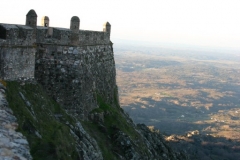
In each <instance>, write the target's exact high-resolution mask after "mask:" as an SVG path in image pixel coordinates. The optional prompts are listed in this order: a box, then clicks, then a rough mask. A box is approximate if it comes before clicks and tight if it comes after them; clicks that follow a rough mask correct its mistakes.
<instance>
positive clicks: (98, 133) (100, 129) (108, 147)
mask: <svg viewBox="0 0 240 160" xmlns="http://www.w3.org/2000/svg"><path fill="white" fill-rule="evenodd" d="M97 101H98V105H99V108H97V109H94V110H93V112H95V113H99V112H104V113H105V115H104V122H102V123H95V122H90V121H88V122H86V121H85V122H83V123H82V124H83V127H84V128H85V129H86V130H87V131H88V133H89V134H90V135H91V136H92V137H94V138H95V139H96V140H97V142H98V145H99V147H100V149H101V151H102V154H103V158H104V159H107V160H108V159H109V160H112V159H115V158H114V157H116V155H115V154H114V153H113V151H114V150H117V151H118V153H119V152H121V151H120V148H118V146H116V145H115V144H114V143H113V140H111V137H112V135H113V134H114V132H115V129H114V127H117V128H118V129H119V130H121V131H122V132H124V133H125V134H127V135H128V136H129V137H130V138H131V139H132V140H134V141H136V140H141V138H142V137H141V136H140V135H139V134H138V133H137V132H136V130H135V129H134V128H133V126H132V125H131V124H129V123H128V122H127V119H126V117H125V116H123V110H122V108H120V107H119V104H118V103H117V99H115V103H116V104H115V105H114V106H115V107H113V106H110V105H109V104H107V103H105V102H104V100H103V99H102V98H101V96H99V95H97ZM93 112H92V113H93ZM106 113H107V114H106ZM113 126H114V127H113ZM136 147H137V148H136V149H137V150H140V152H145V153H147V148H146V146H145V144H144V142H142V143H141V142H140V145H139V146H136Z"/></svg>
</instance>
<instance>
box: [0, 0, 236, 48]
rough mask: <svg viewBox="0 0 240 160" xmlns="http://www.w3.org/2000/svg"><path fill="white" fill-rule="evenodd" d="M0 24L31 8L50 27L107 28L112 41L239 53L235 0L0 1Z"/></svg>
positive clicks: (19, 21) (22, 19) (18, 19)
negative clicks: (76, 24)
mask: <svg viewBox="0 0 240 160" xmlns="http://www.w3.org/2000/svg"><path fill="white" fill-rule="evenodd" d="M0 5H1V16H0V23H15V24H16V23H17V24H24V23H25V17H26V14H27V12H28V11H29V10H30V9H34V10H35V11H36V13H37V15H38V25H40V23H41V18H42V16H45V15H46V16H48V17H49V18H50V26H55V27H64V28H69V26H70V19H71V17H72V16H75V15H76V16H78V17H79V18H80V21H81V22H80V28H81V29H85V30H102V24H103V23H104V22H105V21H109V22H110V24H111V25H112V34H111V38H112V39H127V40H142V41H152V42H159V43H177V44H189V45H199V46H211V47H229V48H233V49H239V50H240V0H67V1H66V0H38V1H37V0H1V4H0Z"/></svg>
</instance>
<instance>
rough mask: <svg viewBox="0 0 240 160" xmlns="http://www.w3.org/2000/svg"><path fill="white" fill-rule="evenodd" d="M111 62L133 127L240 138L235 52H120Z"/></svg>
mask: <svg viewBox="0 0 240 160" xmlns="http://www.w3.org/2000/svg"><path fill="white" fill-rule="evenodd" d="M115 61H116V68H117V84H118V87H119V94H120V103H121V106H122V107H123V109H124V110H125V111H126V112H127V113H128V114H129V115H130V116H131V117H132V118H133V120H134V122H136V123H146V124H147V125H149V126H155V128H158V129H160V131H161V132H165V133H167V134H185V133H186V132H187V131H190V130H199V131H200V132H201V133H206V134H212V135H215V136H223V137H227V138H232V139H238V140H239V139H240V134H239V133H240V98H239V97H240V76H239V75H240V55H239V54H238V53H235V52H233V53H223V52H214V51H197V50H195V51H194V50H183V49H181V50H174V49H163V48H150V47H149V48H147V47H146V48H144V47H142V48H138V47H125V48H120V47H119V48H116V49H115Z"/></svg>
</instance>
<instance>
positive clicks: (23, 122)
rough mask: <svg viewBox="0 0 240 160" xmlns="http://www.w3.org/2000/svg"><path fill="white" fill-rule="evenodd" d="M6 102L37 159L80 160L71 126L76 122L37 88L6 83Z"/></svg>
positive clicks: (39, 87)
mask: <svg viewBox="0 0 240 160" xmlns="http://www.w3.org/2000/svg"><path fill="white" fill-rule="evenodd" d="M7 100H8V102H9V106H10V107H11V109H12V110H13V112H14V115H15V116H16V117H17V119H18V124H19V126H18V131H20V132H22V133H23V134H24V135H25V136H26V137H27V139H28V142H29V145H30V148H31V154H32V156H33V158H34V159H45V160H47V159H49V160H50V159H51V160H52V159H69V158H70V157H71V159H79V157H78V154H77V151H76V149H75V148H76V146H75V139H74V138H73V137H72V136H71V134H70V129H69V126H68V125H67V124H66V122H68V124H73V123H74V122H75V120H74V119H73V118H72V117H71V116H69V115H67V114H66V112H65V111H64V110H63V109H61V107H60V106H59V105H58V104H57V103H56V102H55V101H53V100H52V99H50V98H49V97H48V96H47V95H46V94H45V92H44V90H43V88H42V87H41V86H40V85H37V84H25V85H20V83H18V82H7Z"/></svg>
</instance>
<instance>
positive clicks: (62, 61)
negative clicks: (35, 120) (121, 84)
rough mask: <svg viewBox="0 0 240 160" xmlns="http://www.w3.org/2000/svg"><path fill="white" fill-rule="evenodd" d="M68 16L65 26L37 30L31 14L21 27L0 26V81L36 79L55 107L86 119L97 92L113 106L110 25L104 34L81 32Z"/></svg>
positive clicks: (75, 19) (45, 23)
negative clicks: (53, 101)
mask: <svg viewBox="0 0 240 160" xmlns="http://www.w3.org/2000/svg"><path fill="white" fill-rule="evenodd" d="M79 28H80V19H79V18H78V17H77V16H73V17H72V18H71V20H70V27H69V28H58V27H51V25H50V19H49V17H47V16H45V17H43V18H42V26H37V14H36V12H35V11H34V10H30V11H29V12H28V14H27V15H26V23H25V25H18V24H3V23H0V79H3V80H9V81H12V80H18V79H24V80H25V79H35V80H37V81H38V82H39V83H40V84H42V86H43V87H44V88H45V90H46V91H47V93H49V95H51V96H52V97H53V98H54V99H55V100H56V101H57V102H58V103H59V104H61V105H62V106H63V107H64V108H65V109H67V110H68V111H69V112H71V113H73V114H74V115H80V116H81V117H82V118H86V117H84V116H87V114H86V113H88V112H89V111H91V110H92V109H93V108H94V107H96V106H97V102H96V93H97V94H99V95H101V96H102V97H104V99H105V101H106V102H108V103H113V101H114V93H115V89H116V79H115V77H116V71H115V63H114V56H113V47H112V45H113V44H112V42H111V41H110V32H111V25H110V24H109V23H108V22H106V23H104V25H103V31H88V30H80V29H79Z"/></svg>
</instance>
